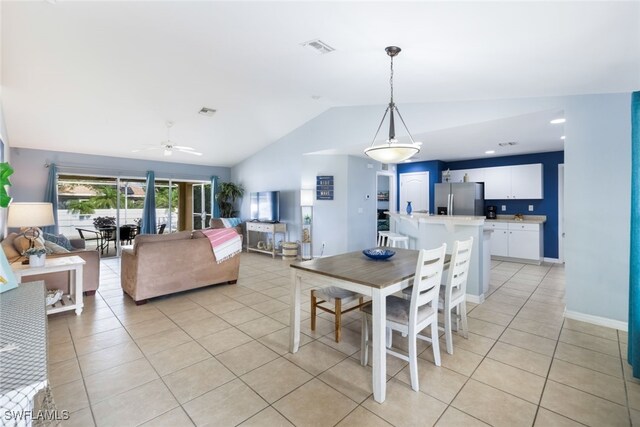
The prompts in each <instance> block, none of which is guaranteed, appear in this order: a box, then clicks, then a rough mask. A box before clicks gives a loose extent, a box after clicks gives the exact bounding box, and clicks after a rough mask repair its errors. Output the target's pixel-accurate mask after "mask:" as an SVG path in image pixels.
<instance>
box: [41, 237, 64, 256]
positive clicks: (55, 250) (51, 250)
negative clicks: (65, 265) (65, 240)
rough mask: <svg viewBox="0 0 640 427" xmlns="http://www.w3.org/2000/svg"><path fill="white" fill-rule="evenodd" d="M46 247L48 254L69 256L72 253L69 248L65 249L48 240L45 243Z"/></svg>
mask: <svg viewBox="0 0 640 427" xmlns="http://www.w3.org/2000/svg"><path fill="white" fill-rule="evenodd" d="M44 247H45V249H46V250H47V253H48V254H68V253H69V252H70V251H69V250H68V249H67V248H63V247H62V246H60V245H58V244H56V243H53V242H50V241H48V240H45V241H44Z"/></svg>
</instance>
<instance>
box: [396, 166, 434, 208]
mask: <svg viewBox="0 0 640 427" xmlns="http://www.w3.org/2000/svg"><path fill="white" fill-rule="evenodd" d="M407 202H411V207H412V208H413V211H414V212H417V211H428V210H429V172H410V173H401V174H400V212H401V213H405V212H406V208H407Z"/></svg>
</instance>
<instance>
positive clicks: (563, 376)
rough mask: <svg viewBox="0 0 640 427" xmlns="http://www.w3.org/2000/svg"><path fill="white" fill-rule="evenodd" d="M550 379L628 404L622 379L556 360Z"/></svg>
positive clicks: (552, 366)
mask: <svg viewBox="0 0 640 427" xmlns="http://www.w3.org/2000/svg"><path fill="white" fill-rule="evenodd" d="M549 379H551V380H554V381H556V382H559V383H562V384H564V385H568V386H571V387H573V388H577V389H579V390H582V391H585V392H587V393H590V394H593V395H596V396H599V397H602V398H603V399H607V400H611V401H612V402H615V403H619V404H621V405H625V404H626V396H625V388H624V381H623V380H622V379H621V378H616V377H612V376H610V375H606V374H602V373H600V372H597V371H593V370H591V369H587V368H583V367H581V366H578V365H574V364H572V363H568V362H565V361H563V360H558V359H555V360H554V361H553V364H552V365H551V371H550V372H549Z"/></svg>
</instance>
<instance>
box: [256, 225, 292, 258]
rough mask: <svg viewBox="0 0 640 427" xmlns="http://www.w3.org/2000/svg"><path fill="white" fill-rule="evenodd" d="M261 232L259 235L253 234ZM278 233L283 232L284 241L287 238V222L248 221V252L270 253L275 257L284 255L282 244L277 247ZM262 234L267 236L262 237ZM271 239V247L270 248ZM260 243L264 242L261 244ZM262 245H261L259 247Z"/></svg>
mask: <svg viewBox="0 0 640 427" xmlns="http://www.w3.org/2000/svg"><path fill="white" fill-rule="evenodd" d="M256 233H259V234H258V236H253V237H254V238H253V239H252V238H251V237H252V235H253V234H256ZM276 234H282V242H284V241H285V239H286V238H287V224H285V223H282V222H276V223H272V222H248V223H247V252H260V253H263V254H270V255H271V257H273V258H275V257H276V255H278V256H280V255H282V245H281V246H280V249H276ZM261 236H265V237H264V238H262V239H261ZM269 239H270V240H271V248H268V242H269ZM260 243H262V244H261V245H260ZM258 246H260V247H258Z"/></svg>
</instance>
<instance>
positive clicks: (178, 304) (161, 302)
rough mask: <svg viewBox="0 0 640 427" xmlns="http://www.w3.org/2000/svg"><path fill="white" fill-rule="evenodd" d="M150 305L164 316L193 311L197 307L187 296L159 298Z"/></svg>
mask: <svg viewBox="0 0 640 427" xmlns="http://www.w3.org/2000/svg"><path fill="white" fill-rule="evenodd" d="M151 304H153V306H154V307H156V308H157V309H158V310H160V311H161V312H163V313H164V314H166V315H170V314H175V313H179V312H181V311H187V310H194V309H197V308H198V307H199V305H198V304H196V303H195V302H193V301H191V300H190V299H189V297H188V294H180V295H169V296H166V297H161V298H158V299H154V300H153V301H152V302H151Z"/></svg>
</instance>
